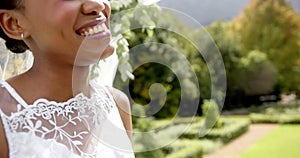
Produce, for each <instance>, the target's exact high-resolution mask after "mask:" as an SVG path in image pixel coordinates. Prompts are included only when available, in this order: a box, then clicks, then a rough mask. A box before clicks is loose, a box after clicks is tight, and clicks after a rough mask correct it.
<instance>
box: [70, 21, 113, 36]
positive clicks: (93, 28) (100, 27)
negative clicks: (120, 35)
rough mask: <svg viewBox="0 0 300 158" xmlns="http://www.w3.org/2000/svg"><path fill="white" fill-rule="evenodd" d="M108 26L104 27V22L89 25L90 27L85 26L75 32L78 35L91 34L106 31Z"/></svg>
mask: <svg viewBox="0 0 300 158" xmlns="http://www.w3.org/2000/svg"><path fill="white" fill-rule="evenodd" d="M107 30H108V28H107V27H106V25H105V23H102V24H98V25H95V26H91V27H85V28H82V29H79V30H77V31H76V32H77V33H78V34H79V35H80V36H85V37H86V36H92V35H95V34H98V33H101V32H104V31H107Z"/></svg>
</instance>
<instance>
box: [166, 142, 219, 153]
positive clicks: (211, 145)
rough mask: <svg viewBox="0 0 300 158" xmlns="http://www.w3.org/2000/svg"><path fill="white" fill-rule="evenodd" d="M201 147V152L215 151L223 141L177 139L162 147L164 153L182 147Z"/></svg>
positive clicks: (175, 150)
mask: <svg viewBox="0 0 300 158" xmlns="http://www.w3.org/2000/svg"><path fill="white" fill-rule="evenodd" d="M194 146H195V148H196V147H197V148H199V150H200V147H201V151H202V153H203V154H208V153H212V152H214V151H216V150H217V149H219V148H220V147H222V146H223V143H222V142H220V141H212V140H209V139H177V140H176V141H174V142H173V143H172V144H170V145H168V146H166V147H164V150H165V152H166V153H169V154H174V155H175V153H177V152H178V151H180V150H181V149H183V148H189V147H194Z"/></svg>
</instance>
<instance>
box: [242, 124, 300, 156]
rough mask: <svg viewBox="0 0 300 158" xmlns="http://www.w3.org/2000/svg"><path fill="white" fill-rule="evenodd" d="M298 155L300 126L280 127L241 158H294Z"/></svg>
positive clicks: (299, 150) (299, 152)
mask: <svg viewBox="0 0 300 158" xmlns="http://www.w3.org/2000/svg"><path fill="white" fill-rule="evenodd" d="M299 155H300V125H280V126H279V127H277V128H276V129H274V130H273V131H271V132H270V133H269V134H268V135H267V136H266V137H264V138H262V139H261V140H260V141H258V142H257V143H256V144H254V145H253V146H252V147H251V148H250V149H248V150H247V151H246V152H245V153H243V154H242V156H241V158H296V157H299Z"/></svg>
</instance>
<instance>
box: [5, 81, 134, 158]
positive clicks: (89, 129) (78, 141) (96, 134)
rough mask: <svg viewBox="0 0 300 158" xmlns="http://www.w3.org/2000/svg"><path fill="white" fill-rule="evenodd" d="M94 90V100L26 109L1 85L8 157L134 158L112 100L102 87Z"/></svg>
mask: <svg viewBox="0 0 300 158" xmlns="http://www.w3.org/2000/svg"><path fill="white" fill-rule="evenodd" d="M91 87H92V93H91V94H92V95H91V97H90V98H88V97H86V96H85V95H83V94H82V93H80V94H78V95H76V96H75V97H74V98H71V99H69V100H68V101H66V102H59V103H58V102H54V101H49V100H46V99H38V100H36V101H35V102H34V103H33V104H32V105H28V104H27V103H26V102H25V101H24V100H23V99H22V97H21V96H20V95H19V94H17V92H16V91H15V90H14V89H13V88H12V87H11V86H10V85H9V84H8V83H7V82H5V81H0V116H1V119H2V124H3V127H4V130H5V134H6V138H7V142H8V147H9V157H10V158H53V157H55V158H100V157H101V158H115V157H116V158H131V157H134V153H133V150H132V145H131V142H130V140H129V138H128V136H127V134H126V131H125V129H124V126H123V123H122V120H121V118H120V115H119V112H118V109H117V107H116V105H115V102H114V100H113V98H112V95H111V94H110V93H109V92H108V91H107V89H106V87H104V86H99V85H96V84H93V83H91ZM3 103H5V104H6V105H2V104H3Z"/></svg>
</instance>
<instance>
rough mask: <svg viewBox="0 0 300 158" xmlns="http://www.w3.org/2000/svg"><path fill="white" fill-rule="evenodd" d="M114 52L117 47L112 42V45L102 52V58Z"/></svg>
mask: <svg viewBox="0 0 300 158" xmlns="http://www.w3.org/2000/svg"><path fill="white" fill-rule="evenodd" d="M114 52H115V47H114V46H112V45H111V44H110V45H108V47H107V48H106V49H105V50H104V52H103V53H102V55H101V57H100V59H105V58H107V57H109V56H111V55H112V54H113V53H114Z"/></svg>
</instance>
